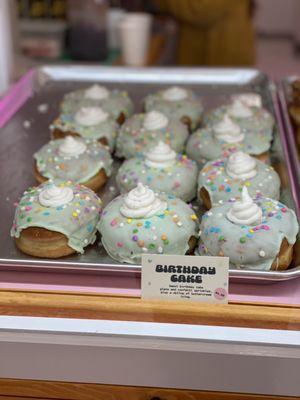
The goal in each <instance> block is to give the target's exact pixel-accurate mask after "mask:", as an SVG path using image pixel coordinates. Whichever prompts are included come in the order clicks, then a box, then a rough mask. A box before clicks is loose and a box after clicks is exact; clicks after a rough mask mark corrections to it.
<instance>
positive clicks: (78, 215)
mask: <svg viewBox="0 0 300 400" xmlns="http://www.w3.org/2000/svg"><path fill="white" fill-rule="evenodd" d="M52 185H53V183H52V182H48V181H47V182H46V183H43V184H41V185H40V186H38V187H33V188H29V189H28V190H27V191H26V192H24V194H23V196H22V198H21V200H20V202H19V204H18V206H17V208H16V212H15V217H14V221H13V226H12V229H11V236H12V237H16V238H18V237H19V236H20V233H21V232H22V230H23V229H26V228H29V227H39V228H45V229H48V230H50V231H54V232H60V233H62V234H64V235H65V236H66V237H67V238H68V245H69V246H70V247H71V248H72V249H74V250H76V251H77V252H79V253H83V252H84V247H86V246H87V245H89V244H91V243H94V242H95V240H96V232H97V230H96V224H97V223H98V221H99V217H100V212H101V200H100V199H99V197H98V196H97V195H96V194H95V193H94V192H93V191H92V190H90V189H88V188H86V187H85V186H81V185H74V184H72V183H71V182H65V183H64V184H62V185H64V186H68V187H70V188H72V190H73V193H74V198H73V200H72V201H71V202H70V203H68V204H65V205H63V206H58V207H44V206H42V205H41V204H40V202H39V199H38V197H39V193H40V192H41V191H42V190H43V189H45V188H47V187H51V186H52Z"/></svg>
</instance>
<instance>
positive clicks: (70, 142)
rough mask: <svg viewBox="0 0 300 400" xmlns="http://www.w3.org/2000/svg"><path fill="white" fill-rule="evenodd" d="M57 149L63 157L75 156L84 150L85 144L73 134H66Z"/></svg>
mask: <svg viewBox="0 0 300 400" xmlns="http://www.w3.org/2000/svg"><path fill="white" fill-rule="evenodd" d="M58 151H59V154H60V155H61V156H63V157H75V156H79V155H80V154H82V153H84V152H85V151H86V144H85V143H83V142H82V141H81V140H78V139H75V138H74V137H73V136H67V137H66V138H65V139H64V140H63V142H62V143H61V144H60V146H59V148H58Z"/></svg>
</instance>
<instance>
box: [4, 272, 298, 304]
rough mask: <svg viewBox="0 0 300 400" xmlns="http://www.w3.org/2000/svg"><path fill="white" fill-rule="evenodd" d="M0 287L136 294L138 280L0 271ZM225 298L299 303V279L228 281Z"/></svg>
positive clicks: (105, 276) (139, 287)
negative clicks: (256, 282)
mask: <svg viewBox="0 0 300 400" xmlns="http://www.w3.org/2000/svg"><path fill="white" fill-rule="evenodd" d="M0 289H18V290H36V291H62V292H78V293H94V294H111V295H128V296H135V297H140V295H141V281H140V278H139V277H134V276H123V277H117V276H109V275H101V276H98V275H81V274H72V275H70V274H53V273H45V272H44V273H36V272H28V271H26V272H8V271H2V272H0ZM229 299H230V300H231V301H236V302H240V301H241V302H255V303H256V302H257V303H270V304H285V305H294V306H300V278H299V279H295V280H293V281H286V282H281V283H276V284H270V285H245V284H234V283H231V284H230V294H229Z"/></svg>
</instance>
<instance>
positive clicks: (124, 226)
mask: <svg viewBox="0 0 300 400" xmlns="http://www.w3.org/2000/svg"><path fill="white" fill-rule="evenodd" d="M98 229H99V232H100V234H101V240H102V244H103V246H104V248H105V250H106V251H107V253H108V254H109V256H110V257H111V258H113V259H114V260H117V261H119V262H126V263H132V264H134V263H140V262H141V257H142V254H146V253H148V254H178V255H181V254H182V255H183V254H192V253H193V251H194V248H195V246H196V241H197V237H198V230H199V224H198V219H197V216H196V215H195V214H194V212H193V210H192V209H191V207H189V206H188V205H187V204H186V203H184V202H183V201H182V200H180V199H178V198H176V197H175V196H173V195H157V194H155V193H154V192H153V191H152V190H151V189H149V188H148V187H147V186H144V185H143V184H142V183H138V185H137V187H136V188H134V189H133V190H131V191H130V192H129V193H127V194H125V195H121V196H118V197H116V198H115V199H114V200H113V201H112V202H110V203H109V204H108V205H107V206H106V207H105V209H104V210H103V212H102V216H101V219H100V222H99V224H98Z"/></svg>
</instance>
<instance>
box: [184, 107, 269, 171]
mask: <svg viewBox="0 0 300 400" xmlns="http://www.w3.org/2000/svg"><path fill="white" fill-rule="evenodd" d="M271 140H272V137H271V136H268V135H265V134H264V132H263V131H262V130H261V131H259V130H257V129H255V130H253V131H250V130H245V129H242V128H241V127H240V126H239V125H238V124H237V123H236V122H235V121H233V119H232V118H231V117H230V116H228V115H227V114H225V115H224V116H223V119H222V120H221V121H220V122H218V123H216V124H215V125H212V126H206V127H204V128H201V129H198V130H197V131H195V132H194V133H193V134H192V135H191V136H190V137H189V139H188V142H187V147H186V153H187V155H188V156H189V157H190V158H191V159H193V160H195V161H196V162H197V163H198V164H199V166H200V167H202V166H203V165H204V164H205V163H206V162H207V161H212V160H216V159H218V158H225V157H228V156H229V155H230V154H231V153H234V152H236V151H239V150H241V151H244V152H245V153H248V154H250V155H252V156H255V157H256V158H258V159H260V160H261V161H266V160H267V159H268V150H269V149H270V146H271Z"/></svg>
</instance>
